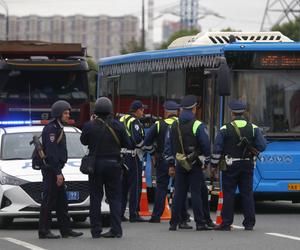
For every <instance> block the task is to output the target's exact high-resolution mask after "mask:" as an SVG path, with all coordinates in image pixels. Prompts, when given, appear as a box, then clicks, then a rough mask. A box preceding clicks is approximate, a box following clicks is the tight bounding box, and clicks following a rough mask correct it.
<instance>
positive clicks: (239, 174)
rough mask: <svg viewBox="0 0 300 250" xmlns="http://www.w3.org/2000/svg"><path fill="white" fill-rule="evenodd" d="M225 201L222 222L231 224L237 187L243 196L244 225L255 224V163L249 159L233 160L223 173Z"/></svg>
mask: <svg viewBox="0 0 300 250" xmlns="http://www.w3.org/2000/svg"><path fill="white" fill-rule="evenodd" d="M222 181H223V183H222V186H223V192H224V201H223V209H222V213H221V215H222V219H223V222H222V224H223V225H225V226H230V225H231V224H232V223H233V216H234V198H235V192H236V189H237V187H238V188H239V191H240V195H241V198H242V207H243V214H244V221H243V225H244V226H245V227H253V226H254V225H255V205H254V197H253V189H252V188H253V163H252V162H251V161H249V160H245V161H236V162H233V164H232V165H231V166H228V167H227V170H226V171H223V173H222Z"/></svg>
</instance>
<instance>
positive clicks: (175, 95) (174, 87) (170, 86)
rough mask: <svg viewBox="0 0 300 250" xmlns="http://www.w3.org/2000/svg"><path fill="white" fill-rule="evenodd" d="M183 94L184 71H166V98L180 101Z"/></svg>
mask: <svg viewBox="0 0 300 250" xmlns="http://www.w3.org/2000/svg"><path fill="white" fill-rule="evenodd" d="M184 95H185V71H184V70H174V71H168V77H167V99H168V100H175V101H177V102H180V100H181V99H182V97H183V96H184Z"/></svg>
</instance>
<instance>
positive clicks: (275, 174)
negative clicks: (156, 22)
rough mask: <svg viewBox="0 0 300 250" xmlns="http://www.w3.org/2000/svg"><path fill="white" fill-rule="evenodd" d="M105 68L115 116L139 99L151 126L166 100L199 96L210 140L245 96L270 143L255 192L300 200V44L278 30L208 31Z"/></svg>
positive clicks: (111, 61) (108, 61)
mask: <svg viewBox="0 0 300 250" xmlns="http://www.w3.org/2000/svg"><path fill="white" fill-rule="evenodd" d="M224 63H225V65H224ZM224 67H225V70H224ZM99 68H100V74H99V83H98V90H97V93H98V96H100V95H105V96H108V97H110V98H111V99H112V100H113V103H114V108H115V112H116V113H117V114H122V113H125V112H126V111H127V110H128V106H129V104H130V102H131V101H132V100H133V99H136V98H138V99H141V100H142V101H143V102H144V103H146V104H148V110H146V113H147V114H148V117H147V119H145V121H146V123H147V125H149V124H151V123H152V122H154V121H155V120H156V119H159V118H160V117H162V115H163V109H162V103H163V102H164V101H165V100H167V99H172V100H176V101H179V100H180V99H181V98H182V97H183V96H184V95H187V94H194V95H197V97H198V101H199V103H200V108H199V111H198V113H197V117H198V119H201V120H202V121H204V122H205V123H206V124H207V126H208V130H209V134H210V137H211V139H212V141H213V139H214V138H215V135H216V132H217V131H218V129H219V127H220V126H221V125H222V124H223V123H226V122H228V121H229V120H230V112H229V110H228V108H227V104H228V102H229V101H230V100H232V99H240V100H243V101H245V102H246V103H247V105H248V107H247V118H248V119H249V120H250V121H252V122H253V123H254V124H256V125H258V126H259V127H261V128H262V129H263V131H264V134H265V136H266V137H267V139H268V142H269V144H268V147H267V150H266V151H265V152H263V153H262V154H261V156H260V159H261V160H260V161H257V164H256V169H255V177H254V185H253V188H254V192H255V195H256V197H258V198H262V199H268V200H277V199H283V200H292V201H293V202H300V43H296V42H293V41H292V40H290V39H289V38H287V37H285V36H283V35H282V34H281V33H279V32H256V33H244V32H228V33H227V32H218V33H206V34H205V35H203V36H201V35H200V34H199V35H196V36H194V37H184V38H180V39H177V40H175V41H174V42H173V43H172V44H171V45H170V46H169V48H168V49H166V50H157V51H146V52H140V53H133V54H127V55H121V56H115V57H109V58H103V59H100V61H99ZM226 68H227V71H226ZM226 72H227V73H228V74H227V73H226ZM226 75H227V76H229V77H230V81H227V80H226V77H225V76H226ZM148 168H149V167H148ZM149 177H150V172H149V170H148V180H149ZM148 184H149V185H150V184H151V182H148Z"/></svg>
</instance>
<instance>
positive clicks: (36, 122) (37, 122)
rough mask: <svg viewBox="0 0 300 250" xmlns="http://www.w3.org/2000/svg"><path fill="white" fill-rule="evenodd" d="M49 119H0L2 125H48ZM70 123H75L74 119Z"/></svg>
mask: <svg viewBox="0 0 300 250" xmlns="http://www.w3.org/2000/svg"><path fill="white" fill-rule="evenodd" d="M48 123H49V120H24V121H0V126H1V125H2V126H22V125H28V126H30V125H46V124H48ZM68 124H69V125H73V124H75V121H74V120H69V121H68Z"/></svg>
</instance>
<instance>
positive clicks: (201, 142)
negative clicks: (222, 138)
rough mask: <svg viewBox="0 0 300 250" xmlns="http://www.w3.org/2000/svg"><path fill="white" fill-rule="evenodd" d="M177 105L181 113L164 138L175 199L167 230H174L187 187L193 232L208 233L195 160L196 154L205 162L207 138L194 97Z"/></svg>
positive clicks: (207, 150) (198, 171)
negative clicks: (189, 191) (186, 162)
mask: <svg viewBox="0 0 300 250" xmlns="http://www.w3.org/2000/svg"><path fill="white" fill-rule="evenodd" d="M181 106H182V108H183V110H182V112H181V114H180V116H179V121H178V122H174V123H173V125H172V126H171V129H170V130H169V133H168V134H167V137H166V155H167V158H166V159H167V160H168V163H169V175H170V176H174V175H175V196H174V202H173V204H172V218H171V221H170V228H169V230H170V231H175V230H177V225H178V224H179V220H180V212H181V211H182V207H183V205H184V202H185V200H186V196H187V192H188V188H189V187H190V190H191V196H192V205H193V212H194V217H195V222H196V230H197V231H202V230H209V229H210V228H209V227H208V226H207V225H206V224H205V219H204V215H203V204H202V203H203V202H202V198H201V185H202V183H203V182H204V179H203V173H202V163H201V162H200V161H199V160H198V158H199V156H200V155H204V157H205V159H206V162H207V161H208V160H209V155H210V143H209V138H208V134H207V132H206V127H205V125H204V124H203V123H202V122H200V121H198V120H197V119H196V118H195V114H196V111H197V98H196V96H194V95H188V96H185V97H184V98H183V99H182V101H181ZM179 153H180V154H184V155H185V156H187V157H188V158H189V160H188V162H189V164H188V166H189V167H190V169H189V168H188V167H187V165H186V164H185V165H183V164H184V163H183V161H181V163H179V157H177V155H178V154H179ZM174 156H176V167H174ZM181 159H182V157H181ZM184 166H185V168H184ZM175 168H176V170H175Z"/></svg>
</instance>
